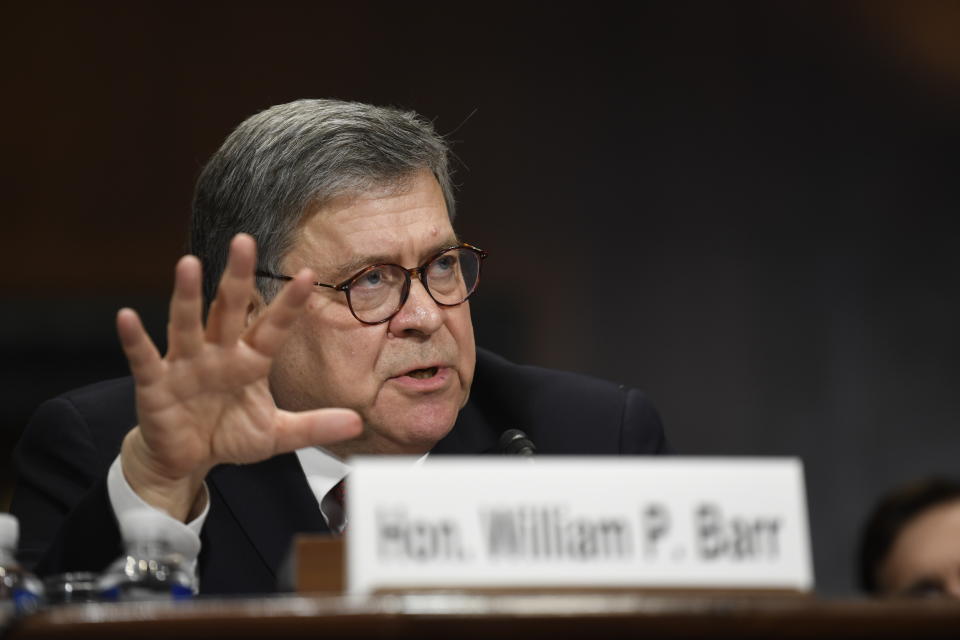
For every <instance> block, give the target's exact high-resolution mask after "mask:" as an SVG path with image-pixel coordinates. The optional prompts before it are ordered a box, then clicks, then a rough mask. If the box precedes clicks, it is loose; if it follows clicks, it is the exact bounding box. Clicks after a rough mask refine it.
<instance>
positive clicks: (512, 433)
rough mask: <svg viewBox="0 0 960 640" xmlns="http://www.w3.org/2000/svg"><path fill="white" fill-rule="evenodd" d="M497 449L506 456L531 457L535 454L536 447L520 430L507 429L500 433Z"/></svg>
mask: <svg viewBox="0 0 960 640" xmlns="http://www.w3.org/2000/svg"><path fill="white" fill-rule="evenodd" d="M497 448H498V449H499V450H500V453H503V454H506V455H518V456H532V455H534V454H535V453H536V452H537V447H536V445H534V444H533V442H532V441H531V440H530V438H528V437H527V434H525V433H524V432H523V431H521V430H520V429H507V430H506V431H504V432H503V433H501V434H500V440H499V441H498V445H497Z"/></svg>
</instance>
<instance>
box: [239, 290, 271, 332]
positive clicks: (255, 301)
mask: <svg viewBox="0 0 960 640" xmlns="http://www.w3.org/2000/svg"><path fill="white" fill-rule="evenodd" d="M266 308H267V304H266V303H265V302H264V301H263V297H262V296H261V295H260V292H259V291H258V290H256V289H254V290H253V293H251V294H250V304H248V305H247V316H246V318H245V322H244V325H243V326H244V328H246V329H249V328H250V325H252V324H253V323H254V322H256V321H257V318H259V317H260V314H261V313H263V310H264V309H266Z"/></svg>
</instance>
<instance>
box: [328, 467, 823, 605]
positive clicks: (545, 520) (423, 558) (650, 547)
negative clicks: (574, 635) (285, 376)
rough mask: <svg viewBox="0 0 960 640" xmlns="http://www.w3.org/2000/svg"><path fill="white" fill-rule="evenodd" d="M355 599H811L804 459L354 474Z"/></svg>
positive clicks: (350, 486)
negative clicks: (386, 595) (425, 594)
mask: <svg viewBox="0 0 960 640" xmlns="http://www.w3.org/2000/svg"><path fill="white" fill-rule="evenodd" d="M351 463H352V465H353V471H352V472H351V473H350V476H349V477H348V480H347V500H348V505H347V512H348V514H349V518H350V520H349V528H348V535H347V541H346V544H347V584H348V590H349V592H350V593H356V594H365V593H370V592H372V591H375V590H377V589H390V588H433V587H453V588H461V587H462V588H469V587H584V588H591V587H642V588H717V589H731V588H732V589H737V588H741V589H788V590H798V591H807V590H810V589H812V587H813V569H812V562H811V557H810V541H809V533H808V525H807V510H806V497H805V491H804V481H803V467H802V464H801V462H800V461H799V460H796V459H792V458H776V459H765V458H681V457H555V458H551V457H537V458H534V459H533V460H530V459H524V458H522V457H513V456H509V457H508V456H499V457H494V456H484V457H448V458H441V457H437V458H433V459H431V458H428V459H427V460H426V461H424V462H423V463H422V464H415V461H414V460H413V459H406V458H399V459H398V458H385V457H365V458H354V459H353V460H352V461H351Z"/></svg>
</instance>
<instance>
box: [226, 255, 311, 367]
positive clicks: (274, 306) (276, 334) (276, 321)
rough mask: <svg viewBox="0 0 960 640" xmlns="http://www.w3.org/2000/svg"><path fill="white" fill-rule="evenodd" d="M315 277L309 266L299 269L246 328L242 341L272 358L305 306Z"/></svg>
mask: <svg viewBox="0 0 960 640" xmlns="http://www.w3.org/2000/svg"><path fill="white" fill-rule="evenodd" d="M314 279H315V278H314V275H313V272H312V271H310V270H309V269H302V270H300V272H299V273H297V275H296V276H294V278H293V280H291V281H290V282H288V283H287V285H286V286H285V287H284V288H283V289H281V290H280V293H279V294H278V295H277V297H276V298H274V299H273V301H272V302H271V303H270V304H269V305H268V306H267V308H266V310H265V311H264V312H263V313H262V314H260V317H259V318H257V320H256V322H254V323H253V325H252V326H251V327H250V328H249V329H247V332H246V333H245V334H244V336H243V340H244V341H245V342H246V343H247V344H249V345H250V346H251V347H253V348H254V349H255V350H256V351H258V352H259V353H261V354H263V355H265V356H268V357H273V355H274V354H275V353H276V352H277V350H278V349H279V348H280V345H281V344H283V342H284V340H286V339H287V337H288V336H289V335H290V329H291V327H293V324H294V323H295V322H296V321H297V319H298V318H299V317H300V315H301V314H302V313H303V311H304V309H305V308H306V304H307V298H308V297H309V296H310V293H311V291H312V290H313V281H314Z"/></svg>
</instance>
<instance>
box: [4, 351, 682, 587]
mask: <svg viewBox="0 0 960 640" xmlns="http://www.w3.org/2000/svg"><path fill="white" fill-rule="evenodd" d="M134 424H136V412H135V407H134V396H133V383H132V380H131V379H130V378H121V379H117V380H108V381H106V382H101V383H98V384H95V385H91V386H88V387H83V388H81V389H78V390H75V391H72V392H69V393H66V394H63V395H61V396H59V397H57V398H54V399H53V400H49V401H47V402H45V403H44V404H43V405H41V406H40V408H39V409H38V410H37V412H36V413H35V414H34V416H33V418H32V420H31V421H30V424H29V425H28V426H27V428H26V430H25V431H24V434H23V436H22V438H21V440H20V442H19V444H18V445H17V449H16V451H15V453H14V460H15V464H16V465H17V469H18V475H19V479H18V483H17V487H16V490H15V493H14V499H13V505H12V511H13V513H14V514H15V515H17V516H18V517H19V518H20V524H21V545H20V546H21V558H22V559H23V560H24V561H25V562H26V563H27V564H32V563H36V564H35V567H34V568H35V570H36V571H37V573H39V574H40V575H47V574H52V573H59V572H64V571H81V570H91V571H100V570H102V569H103V568H104V567H105V566H106V565H107V564H109V563H110V562H111V561H112V560H113V559H115V558H116V557H117V556H119V555H120V553H121V550H122V545H121V540H120V533H119V530H118V528H117V524H116V518H115V517H114V515H113V510H112V508H111V506H110V502H109V497H108V494H107V488H106V475H107V470H108V468H109V467H110V464H111V463H112V462H113V460H114V459H115V458H116V456H117V454H118V452H119V451H120V443H121V441H122V440H123V437H124V435H126V433H127V432H128V431H129V430H130V429H131V428H132V427H133V426H134ZM510 428H519V429H522V430H523V431H525V432H526V433H527V434H528V436H529V437H530V439H531V440H533V442H534V443H536V445H537V448H538V453H540V454H655V453H663V452H665V450H666V441H665V439H664V435H663V428H662V426H661V424H660V419H659V417H658V415H657V413H656V411H655V410H654V409H653V407H652V406H651V404H650V403H649V402H648V401H647V399H646V397H645V396H644V395H643V393H641V392H640V391H638V390H636V389H625V388H623V387H622V386H617V385H614V384H611V383H609V382H604V381H602V380H597V379H595V378H590V377H586V376H581V375H576V374H572V373H565V372H560V371H551V370H548V369H541V368H537V367H527V366H518V365H515V364H513V363H510V362H508V361H507V360H504V359H503V358H501V357H499V356H497V355H495V354H493V353H490V352H488V351H484V350H482V349H478V352H477V370H476V375H475V378H474V384H473V389H472V391H471V396H470V400H469V402H468V403H467V405H466V406H465V407H464V408H463V410H462V411H461V412H460V415H459V417H458V418H457V422H456V424H455V425H454V428H453V429H452V430H451V432H450V433H449V434H448V435H447V436H446V437H445V438H444V439H443V440H441V441H440V442H438V443H437V445H436V447H434V449H433V450H432V452H431V454H479V453H487V452H493V451H495V450H496V446H497V439H498V437H499V435H500V434H501V433H502V432H503V431H504V430H506V429H510ZM207 485H208V487H209V490H210V500H211V505H210V513H209V515H208V517H207V520H206V523H205V524H204V528H203V533H202V535H201V542H202V545H203V546H202V551H201V553H200V558H199V566H198V568H199V574H200V587H201V590H202V591H203V592H205V593H259V592H270V591H274V590H275V589H276V584H277V572H278V568H279V566H280V564H281V562H282V560H283V558H284V555H285V554H286V552H287V548H288V547H289V545H290V542H291V539H292V537H293V535H294V534H295V533H297V532H326V531H328V529H327V527H326V525H325V523H324V521H323V517H322V516H321V514H320V509H319V506H318V505H317V500H316V498H315V497H314V495H313V493H312V492H311V491H310V487H309V486H308V485H307V482H306V478H305V476H304V474H303V471H302V469H301V467H300V464H299V462H298V460H297V457H296V455H295V454H292V453H290V454H285V455H280V456H276V457H274V458H271V459H269V460H266V461H264V462H260V463H257V464H251V465H244V466H237V465H221V466H219V467H217V468H215V469H214V470H213V471H211V472H210V474H209V476H208V477H207Z"/></svg>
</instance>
